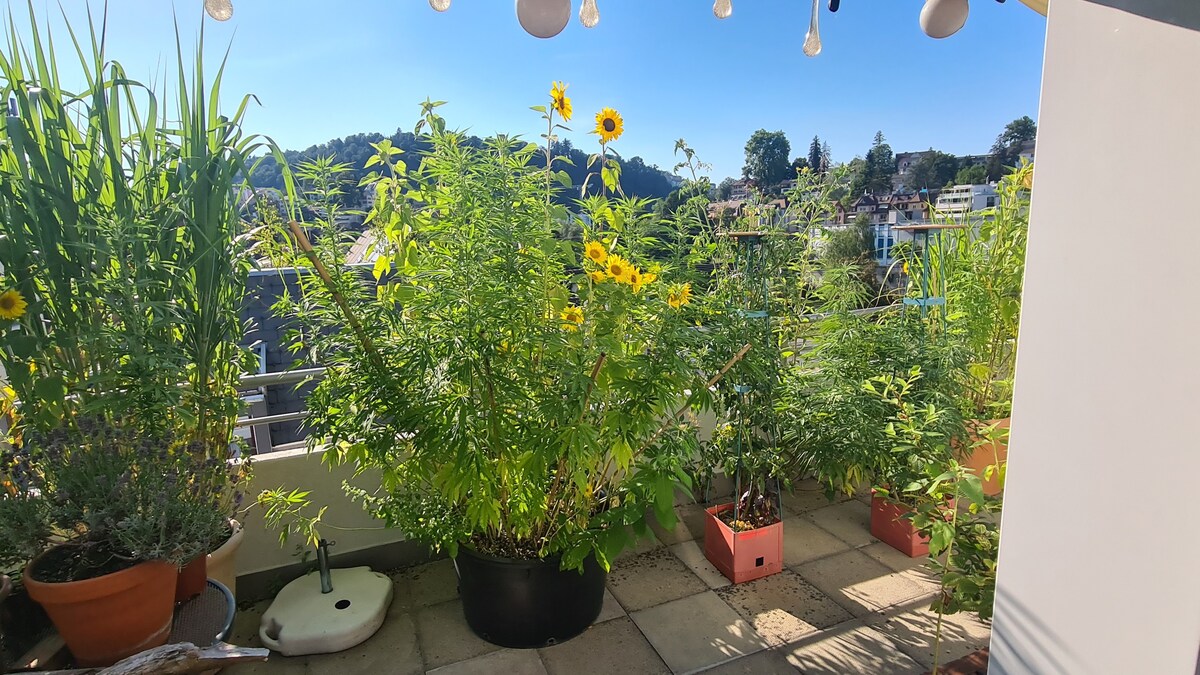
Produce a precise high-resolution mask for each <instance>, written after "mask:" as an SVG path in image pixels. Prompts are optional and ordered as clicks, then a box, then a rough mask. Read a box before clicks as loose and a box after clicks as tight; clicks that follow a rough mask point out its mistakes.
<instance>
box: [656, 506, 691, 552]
mask: <svg viewBox="0 0 1200 675" xmlns="http://www.w3.org/2000/svg"><path fill="white" fill-rule="evenodd" d="M681 508H683V507H676V509H675V516H676V519H675V525H674V526H673V527H672V528H671V529H669V530H668V529H667V528H666V527H665V526H664V525H662V524H661V523H659V522H658V516H656V515H655V514H654V510H653V509H651V510H650V511H648V512H647V513H646V522H647V523H648V524H649V525H650V529H651V530H653V531H654V536H655V538H657V539H658V540H659V541H660V542H662V543H663V545H664V546H670V545H671V544H678V543H680V542H684V541H691V539H692V531H691V530H690V529H688V526H687V524H686V523H685V522H684V521H683V519H682V518H680V517H679V515H680V514H679V510H680V509H681ZM703 527H704V525H703V521H701V528H703ZM701 536H704V535H703V529H701Z"/></svg>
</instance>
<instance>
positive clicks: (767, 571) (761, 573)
mask: <svg viewBox="0 0 1200 675" xmlns="http://www.w3.org/2000/svg"><path fill="white" fill-rule="evenodd" d="M732 510H733V504H721V505H720V506H713V507H710V508H707V509H705V516H704V556H705V557H706V558H708V561H709V562H711V563H712V564H713V566H715V567H716V568H717V569H718V570H720V571H721V574H724V575H725V576H726V577H728V578H729V580H730V581H732V582H733V583H735V584H740V583H742V582H743V581H753V580H754V579H761V578H762V577H765V576H770V575H772V574H776V573H779V572H782V571H783V522H782V521H781V522H778V523H775V524H774V525H768V526H766V527H760V528H758V529H757V530H748V531H746V532H734V531H733V530H732V529H730V527H729V526H728V525H726V524H725V522H724V521H722V520H721V519H720V518H718V517H717V514H719V513H723V512H725V511H732Z"/></svg>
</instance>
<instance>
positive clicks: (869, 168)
mask: <svg viewBox="0 0 1200 675" xmlns="http://www.w3.org/2000/svg"><path fill="white" fill-rule="evenodd" d="M895 173H896V155H895V154H894V153H893V152H892V146H890V145H888V144H887V141H885V140H884V138H883V132H882V131H877V132H875V140H874V142H873V143H872V144H871V149H870V150H868V151H867V157H866V160H865V163H864V164H863V166H862V171H861V172H858V173H857V174H856V175H855V176H854V182H853V183H852V184H851V186H850V194H851V196H853V197H857V196H859V195H862V194H887V193H890V192H891V191H892V176H893V175H895Z"/></svg>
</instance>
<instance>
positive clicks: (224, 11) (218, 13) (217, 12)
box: [204, 0, 233, 21]
mask: <svg viewBox="0 0 1200 675" xmlns="http://www.w3.org/2000/svg"><path fill="white" fill-rule="evenodd" d="M204 11H206V12H208V15H209V16H211V17H212V18H214V19H216V20H217V21H228V20H229V19H230V17H232V16H233V3H232V2H230V0H204Z"/></svg>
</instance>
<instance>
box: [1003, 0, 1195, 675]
mask: <svg viewBox="0 0 1200 675" xmlns="http://www.w3.org/2000/svg"><path fill="white" fill-rule="evenodd" d="M1042 86H1043V88H1042V101H1041V113H1040V120H1039V124H1040V130H1039V135H1038V161H1037V169H1036V179H1035V189H1034V194H1033V204H1032V210H1031V221H1030V235H1029V249H1028V256H1029V257H1028V265H1027V271H1026V279H1025V299H1024V303H1023V309H1022V320H1021V331H1022V332H1021V340H1020V346H1019V349H1018V366H1017V378H1016V392H1015V399H1014V408H1013V424H1012V438H1011V452H1010V455H1009V473H1008V483H1007V489H1006V498H1005V508H1004V522H1003V527H1004V530H1003V538H1002V543H1001V550H1000V568H999V584H998V589H997V599H996V614H995V622H994V624H993V632H992V645H991V647H992V652H991V654H992V662H991V671H990V672H992V673H1000V674H1005V673H1072V674H1074V673H1088V674H1096V673H1121V674H1126V673H1166V674H1179V675H1185V674H1186V675H1191V674H1192V673H1196V672H1200V670H1197V668H1198V665H1197V654H1198V648H1200V517H1198V516H1197V508H1196V505H1197V503H1198V501H1197V499H1196V497H1195V495H1196V492H1197V488H1196V482H1197V478H1198V476H1200V434H1198V433H1197V431H1196V424H1197V419H1198V416H1200V337H1198V336H1200V300H1198V298H1200V294H1198V291H1200V280H1198V277H1197V270H1196V265H1195V259H1196V256H1195V251H1196V246H1197V240H1196V235H1195V232H1196V229H1197V216H1196V215H1195V214H1193V213H1182V214H1180V215H1179V217H1177V218H1173V219H1168V220H1166V221H1163V220H1161V219H1157V218H1151V213H1152V212H1153V209H1154V208H1155V205H1156V204H1158V203H1159V201H1160V200H1161V199H1164V198H1169V196H1170V195H1180V194H1183V195H1187V194H1192V193H1193V190H1194V186H1195V185H1196V184H1197V183H1200V164H1198V161H1200V159H1198V158H1200V112H1198V111H1200V2H1198V1H1197V0H1124V1H1122V0H1103V1H1102V2H1092V1H1089V0H1053V1H1052V2H1051V3H1050V14H1049V19H1048V34H1047V41H1046V61H1045V71H1044V80H1043V85H1042ZM1087 204H1102V205H1103V206H1102V207H1100V208H1088V207H1087V206H1086V205H1087ZM1130 214H1140V215H1141V216H1142V218H1141V219H1139V218H1138V217H1137V216H1136V215H1134V216H1132V217H1131V215H1130ZM1131 231H1132V232H1135V233H1136V234H1135V235H1134V236H1129V233H1130V232H1131ZM1114 242H1120V243H1119V245H1114ZM1096 260H1105V261H1109V262H1108V263H1107V265H1108V266H1109V267H1111V269H1112V274H1111V275H1110V276H1109V281H1107V282H1106V283H1097V279H1096V277H1095V273H1094V262H1095V261H1096Z"/></svg>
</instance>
